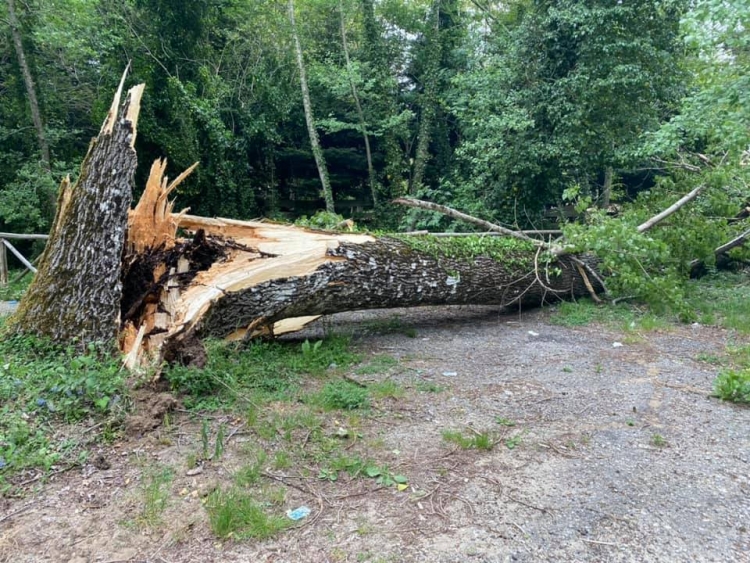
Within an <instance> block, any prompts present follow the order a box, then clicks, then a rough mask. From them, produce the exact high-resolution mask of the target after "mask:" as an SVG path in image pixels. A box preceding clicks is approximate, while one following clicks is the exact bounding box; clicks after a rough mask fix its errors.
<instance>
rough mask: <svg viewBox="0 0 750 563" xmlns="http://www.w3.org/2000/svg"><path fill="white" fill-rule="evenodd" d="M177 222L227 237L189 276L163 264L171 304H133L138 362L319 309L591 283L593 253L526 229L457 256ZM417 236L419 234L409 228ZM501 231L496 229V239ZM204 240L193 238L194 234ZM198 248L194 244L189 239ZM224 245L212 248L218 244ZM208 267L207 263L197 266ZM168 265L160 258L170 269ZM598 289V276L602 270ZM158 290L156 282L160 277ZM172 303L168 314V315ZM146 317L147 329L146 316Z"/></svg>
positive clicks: (405, 245) (251, 227)
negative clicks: (508, 240)
mask: <svg viewBox="0 0 750 563" xmlns="http://www.w3.org/2000/svg"><path fill="white" fill-rule="evenodd" d="M178 224H179V227H180V228H182V229H184V230H186V231H189V232H193V233H196V235H197V239H200V240H202V241H206V243H207V244H208V243H212V244H216V245H220V246H222V247H223V252H222V253H216V254H214V256H218V258H217V260H216V261H215V262H213V263H210V264H208V265H207V267H205V265H204V267H203V268H202V269H201V267H196V264H195V262H194V261H193V260H191V259H188V260H186V261H185V267H184V269H183V271H184V272H193V274H192V275H191V279H190V280H189V282H188V283H185V284H182V285H181V286H180V287H176V285H173V286H172V287H171V289H170V287H168V284H169V283H170V280H176V281H178V282H179V280H177V277H176V276H175V274H174V272H173V273H172V274H171V275H169V276H164V275H159V276H155V278H158V279H159V280H160V282H159V284H160V285H158V284H157V285H158V287H157V288H156V291H157V293H159V298H158V299H156V300H152V301H158V302H160V303H162V304H163V306H162V307H158V308H157V309H158V310H159V311H161V313H156V314H161V315H163V316H162V318H161V321H160V322H154V320H153V317H154V314H155V313H154V311H156V310H157V309H154V310H152V311H151V312H150V313H149V312H145V314H143V315H140V316H139V315H135V316H131V315H126V317H127V322H128V323H131V325H132V326H130V327H129V328H127V329H126V330H125V332H127V333H128V334H129V335H130V336H129V337H128V338H127V339H125V341H124V345H123V348H124V351H125V352H128V353H132V354H131V355H132V356H133V358H132V361H133V363H134V364H135V363H137V359H136V357H137V356H139V355H142V354H143V353H144V352H146V353H151V354H152V356H153V357H155V358H159V359H161V358H162V357H164V358H166V359H167V360H170V361H171V360H182V361H188V362H191V361H195V359H196V357H200V353H199V354H197V356H196V354H195V352H194V351H192V350H191V348H192V347H194V346H195V344H196V341H197V340H199V339H202V338H204V337H207V336H213V337H220V338H227V339H229V340H238V339H247V338H253V337H258V336H267V337H268V336H275V335H279V334H282V333H286V332H292V331H295V330H299V329H300V328H302V327H303V326H304V325H305V324H307V323H308V322H310V321H312V320H314V319H316V318H317V317H318V316H320V315H325V314H331V313H337V312H342V311H352V310H358V309H377V308H384V307H414V306H422V305H462V304H487V305H499V306H505V307H518V308H519V309H520V308H525V307H529V306H539V305H541V304H543V303H545V302H553V301H557V300H559V299H562V298H566V297H571V296H576V295H588V294H589V293H590V291H591V288H590V287H587V283H589V284H591V283H592V282H590V281H588V280H587V278H586V276H585V275H583V276H582V274H581V270H580V268H579V263H580V262H581V261H583V263H584V264H586V265H587V266H589V267H592V268H596V261H595V260H594V259H593V258H591V257H586V256H584V257H581V256H560V257H557V258H554V259H553V260H552V262H549V263H545V262H544V261H543V260H542V259H541V254H542V250H543V249H541V248H539V247H536V246H534V245H533V244H531V243H528V242H525V241H518V242H517V243H514V244H512V245H509V246H507V251H505V250H504V251H502V255H501V256H498V255H494V256H487V255H481V254H479V255H476V256H465V257H457V256H452V255H451V254H450V252H446V253H443V252H442V251H441V250H440V245H441V244H445V241H443V240H441V241H439V242H437V239H435V241H436V244H434V245H433V244H431V243H430V244H427V247H429V248H430V249H425V245H424V244H414V243H413V242H410V241H406V240H404V239H400V238H394V237H377V238H376V237H373V236H370V235H357V234H340V233H326V232H318V231H310V230H305V229H301V228H297V227H291V226H286V225H275V224H269V223H260V222H242V221H235V220H231V219H207V218H203V217H194V216H189V215H185V216H181V217H180V218H179V221H178ZM412 238H413V237H412ZM495 240H497V239H495ZM194 242H195V241H194ZM191 248H192V249H191V252H195V247H191ZM212 252H215V251H212ZM199 270H200V271H199ZM163 272H164V269H162V273H163ZM593 284H594V285H595V290H601V289H602V288H601V286H600V285H598V284H597V283H596V281H594V282H593ZM151 290H152V291H153V290H154V286H152V288H151ZM165 313H168V314H167V315H164V314H165ZM144 326H145V327H146V328H145V329H143V328H142V327H144Z"/></svg>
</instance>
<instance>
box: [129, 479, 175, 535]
mask: <svg viewBox="0 0 750 563" xmlns="http://www.w3.org/2000/svg"><path fill="white" fill-rule="evenodd" d="M173 478H174V473H173V472H172V470H171V469H170V468H169V467H158V468H155V469H151V470H149V471H147V472H145V473H144V475H143V484H142V496H143V508H142V510H141V514H140V516H139V518H138V521H139V523H141V524H143V525H144V526H147V527H149V528H156V527H158V526H159V525H160V524H161V521H162V520H161V519H162V514H163V513H164V511H165V510H166V508H167V504H168V502H169V497H170V490H169V487H170V485H171V484H172V479H173Z"/></svg>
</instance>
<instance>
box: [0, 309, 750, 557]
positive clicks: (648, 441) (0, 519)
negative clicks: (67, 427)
mask: <svg viewBox="0 0 750 563" xmlns="http://www.w3.org/2000/svg"><path fill="white" fill-rule="evenodd" d="M398 313H399V314H400V315H401V317H400V319H401V321H400V322H401V323H402V325H403V327H405V328H406V327H411V328H413V329H415V330H416V337H415V338H409V337H407V336H406V335H404V334H402V333H400V332H395V333H391V334H374V333H373V332H372V330H369V329H368V328H367V327H371V326H372V321H373V319H388V318H389V317H390V316H391V315H393V314H394V312H393V311H387V312H367V313H352V314H344V315H338V316H336V317H335V318H333V319H329V320H327V321H326V322H325V324H327V325H328V328H330V325H333V326H334V327H335V329H336V330H344V331H351V332H353V334H354V335H355V341H356V345H357V347H358V348H359V349H360V350H361V351H362V353H363V354H366V355H367V354H388V355H391V356H393V357H395V358H397V359H398V360H399V364H398V366H397V367H396V368H394V369H391V370H389V371H388V372H387V373H381V374H376V375H367V376H361V377H360V379H362V380H363V381H364V383H365V384H368V383H370V382H372V381H376V380H382V379H383V378H386V377H388V378H391V379H392V380H394V381H396V382H399V383H400V384H401V385H403V386H404V387H405V388H406V389H407V392H406V395H405V396H404V397H403V398H399V399H383V400H381V401H378V402H377V403H376V404H375V405H374V407H373V409H372V411H371V412H370V413H369V414H367V415H364V416H363V417H362V420H361V426H360V427H359V428H358V432H359V433H361V434H362V437H361V442H362V444H366V447H367V448H369V451H370V452H375V454H376V455H377V457H378V459H379V460H381V461H382V462H386V463H387V464H388V465H389V467H390V468H391V469H392V470H393V471H394V472H398V473H400V474H403V475H405V476H407V477H408V480H409V486H408V488H407V489H406V490H405V491H398V490H397V489H396V487H393V486H389V487H383V486H380V485H378V484H377V483H376V482H375V481H374V480H372V479H362V478H358V479H347V478H345V477H343V478H341V479H339V480H338V481H336V482H328V481H323V480H321V479H319V478H318V476H317V475H314V474H312V475H311V474H309V473H308V474H306V473H304V472H302V471H301V470H300V468H299V467H295V466H292V467H290V468H287V469H283V470H273V469H268V470H267V476H266V477H265V478H264V479H266V480H267V481H268V482H269V483H273V484H276V485H279V484H281V483H284V485H285V487H286V490H287V493H286V497H285V499H284V503H283V504H284V506H283V507H282V509H281V510H282V513H283V511H284V510H286V509H288V508H295V507H298V506H300V505H306V506H309V507H310V508H311V509H312V514H311V515H310V516H309V517H308V518H307V519H305V520H302V521H301V523H300V524H299V525H298V526H297V527H295V528H292V529H289V530H287V531H285V532H282V533H281V534H279V535H277V536H275V537H273V538H272V539H270V540H266V541H260V542H259V541H255V540H244V541H236V540H232V539H229V540H219V539H217V538H216V537H215V536H214V535H213V534H212V533H211V531H210V529H209V525H208V518H207V515H206V511H205V509H204V506H203V502H204V500H205V497H206V494H207V493H208V492H210V491H211V490H213V489H214V488H215V487H217V486H221V485H222V484H223V483H229V482H230V481H231V475H232V472H233V471H234V470H235V469H236V468H237V467H239V466H241V465H242V463H243V459H242V456H243V451H244V450H243V448H244V449H245V450H246V448H247V445H248V444H252V443H253V441H254V440H255V439H256V438H255V436H254V435H253V433H252V432H248V431H245V430H246V429H244V428H243V422H242V421H241V420H240V419H236V420H235V419H231V418H226V419H225V421H226V423H227V424H228V427H229V429H230V430H229V436H230V438H229V439H228V444H227V447H226V452H225V454H224V456H223V457H222V460H221V462H213V463H210V464H206V465H205V466H204V467H203V468H202V472H200V473H198V474H193V473H195V472H194V471H191V472H190V473H191V474H190V475H188V469H187V465H186V461H185V460H186V458H187V457H188V456H189V455H190V454H191V452H195V451H196V449H197V448H198V447H199V446H198V444H199V443H200V430H199V428H200V427H199V425H198V423H197V422H196V421H194V420H191V419H190V417H189V415H188V414H187V413H180V412H176V413H174V415H173V416H172V420H171V421H170V423H169V425H168V426H165V425H161V426H159V427H158V428H156V429H151V428H150V426H151V425H150V424H149V423H148V422H147V421H146V422H143V423H142V425H141V426H139V427H138V428H137V429H136V431H135V433H134V434H132V435H128V437H126V438H123V439H122V440H121V441H119V442H117V443H115V444H114V445H113V446H111V447H103V448H102V450H101V451H100V452H98V454H97V455H95V456H92V458H91V460H90V463H89V464H87V465H86V466H84V467H83V468H76V469H74V470H70V471H66V472H62V473H59V474H58V475H54V476H52V478H50V479H49V481H48V482H47V483H45V484H43V485H40V486H38V488H37V489H35V490H32V491H30V492H29V494H28V495H27V496H25V497H24V498H19V499H5V500H0V561H8V562H13V563H20V562H42V561H45V562H46V561H49V562H60V561H62V562H69V563H84V562H95V561H96V562H109V563H114V562H116V561H117V562H125V561H129V562H136V561H144V562H146V561H147V562H169V563H173V562H174V563H177V562H193V561H207V562H208V561H216V562H219V561H222V562H226V561H238V562H239V561H247V562H269V563H270V562H287V561H288V562H290V563H302V562H315V563H318V562H326V561H338V562H348V561H351V562H366V561H370V562H373V563H375V562H386V561H388V562H417V561H419V562H434V563H448V562H478V563H479V562H482V563H490V562H492V563H494V562H506V561H513V562H516V561H518V562H545V561H550V562H552V561H554V562H565V561H574V562H578V561H580V562H630V561H632V562H649V561H664V562H673V561H674V562H682V561H685V562H697V561H700V562H711V561H715V562H721V563H729V562H750V409H747V408H742V407H739V406H735V405H732V404H728V403H722V402H720V401H718V400H716V399H713V398H710V397H709V395H710V393H711V383H712V381H713V379H714V377H715V375H716V370H717V368H716V367H715V366H714V365H710V364H708V363H705V362H703V361H700V358H701V357H702V358H705V357H706V356H705V355H707V354H714V355H721V354H723V353H724V351H725V346H726V345H727V344H728V343H730V342H732V340H733V338H734V337H733V336H732V335H731V334H729V333H727V332H725V331H722V330H717V329H711V328H706V327H701V326H684V327H676V328H674V329H672V330H669V331H665V332H650V333H646V334H643V335H641V337H637V335H636V337H634V335H633V334H629V335H625V334H623V333H620V332H618V331H615V330H611V329H608V328H606V327H602V326H587V327H581V328H564V327H560V326H554V325H551V324H550V323H549V311H539V312H535V313H530V314H529V313H527V314H524V315H521V316H519V315H511V316H509V315H499V314H498V313H497V312H496V311H494V310H493V309H490V308H458V309H449V308H435V309H424V310H409V311H398ZM368 323H369V324H368ZM325 328H326V326H324V324H318V325H317V326H313V327H312V328H310V329H309V331H308V333H307V335H306V336H307V337H310V338H315V337H316V335H318V334H320V333H321V331H322V330H324V329H325ZM616 343H619V344H622V345H621V346H619V345H617V344H616ZM437 386H440V387H442V388H444V390H443V391H442V392H425V390H430V389H431V390H433V391H434V390H435V387H437ZM165 401H166V402H167V403H168V402H169V401H168V400H167V399H165V398H164V397H160V398H159V399H158V401H157V403H159V404H160V405H162V406H163V405H164V404H165ZM158 411H159V409H158V408H157V409H155V410H154V413H156V414H155V416H156V415H157V414H159V413H158ZM332 416H333V417H334V419H332V420H331V421H330V423H331V425H332V427H333V426H335V425H336V424H337V423H341V424H343V422H341V421H339V420H335V416H336V415H335V414H334V415H332ZM342 420H343V419H342ZM498 420H499V421H500V422H501V423H498ZM511 421H512V423H513V424H514V425H513V426H509V425H507V424H510V423H511ZM349 423H351V419H349ZM502 423H504V424H502ZM445 430H457V431H462V432H464V433H465V434H466V435H467V436H471V435H472V434H476V433H481V432H485V431H489V432H491V434H492V436H493V439H494V440H495V442H496V443H495V447H494V448H493V449H492V450H491V451H480V450H462V449H460V448H458V447H457V446H454V445H452V444H450V443H447V442H446V441H445V440H443V438H442V433H443V431H445ZM375 454H374V455H375ZM157 464H158V465H163V466H170V467H172V468H173V470H174V472H175V478H174V480H173V481H172V483H171V485H170V499H169V502H168V503H167V508H166V510H165V512H164V517H163V521H162V523H161V524H160V525H158V526H151V527H147V526H142V525H138V523H137V514H138V513H139V511H141V510H142V503H143V499H142V480H143V475H144V472H146V471H147V470H148V469H149V468H150V467H153V466H156V465H157Z"/></svg>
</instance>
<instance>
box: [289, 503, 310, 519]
mask: <svg viewBox="0 0 750 563" xmlns="http://www.w3.org/2000/svg"><path fill="white" fill-rule="evenodd" d="M286 515H287V516H288V517H289V518H290V519H292V520H302V519H303V518H306V517H308V516H310V509H309V508H307V507H306V506H300V507H299V508H295V509H294V510H287V511H286Z"/></svg>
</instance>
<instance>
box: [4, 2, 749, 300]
mask: <svg viewBox="0 0 750 563" xmlns="http://www.w3.org/2000/svg"><path fill="white" fill-rule="evenodd" d="M15 5H16V12H17V14H16V15H17V17H18V20H19V22H20V24H19V27H18V28H17V29H15V31H16V32H17V33H16V34H15V35H14V33H13V31H14V30H13V29H12V28H11V23H10V19H9V14H10V12H9V7H10V6H11V2H10V0H6V1H4V2H2V3H0V178H2V179H3V181H2V183H0V230H13V231H37V232H38V231H44V230H46V229H47V228H48V227H49V224H50V220H51V217H52V216H53V212H54V193H55V189H56V186H57V184H58V182H59V180H60V178H61V176H62V175H63V174H64V173H68V172H70V173H73V174H75V171H76V167H77V165H78V163H79V162H80V161H81V159H82V158H83V156H84V154H85V151H86V147H87V144H88V141H89V139H90V138H91V137H92V136H93V135H95V134H96V132H97V131H98V127H99V124H100V123H101V120H102V118H103V116H104V113H105V111H106V110H107V108H108V105H109V103H110V99H111V95H112V91H113V90H114V87H115V85H116V83H117V80H118V78H119V76H120V74H121V72H122V69H123V68H124V67H125V66H126V64H127V62H128V61H132V73H131V77H130V78H129V84H132V83H135V82H139V81H143V82H145V83H146V84H147V93H146V96H145V98H144V105H143V109H142V115H141V119H140V124H139V136H138V146H137V149H138V152H139V155H140V164H139V172H138V178H137V186H136V190H138V189H139V187H140V186H142V185H143V182H144V178H145V173H146V171H147V170H148V168H149V166H150V163H151V162H152V161H153V159H154V158H157V157H162V156H167V157H168V158H169V159H170V163H171V164H170V173H171V174H172V175H174V174H176V173H178V172H180V171H181V170H183V169H184V168H186V167H187V166H189V165H191V164H192V163H193V162H195V161H200V164H201V165H200V167H199V168H198V170H197V172H196V173H195V174H194V175H193V176H192V177H191V178H190V179H189V180H188V181H187V182H185V183H184V184H183V185H182V186H181V187H180V188H179V190H178V193H177V199H178V202H177V206H178V208H179V207H187V206H189V207H191V209H192V211H193V212H194V213H198V214H204V215H224V216H231V217H236V218H250V217H257V216H260V215H266V216H272V217H286V218H289V219H296V218H300V217H305V216H306V217H314V216H315V213H316V212H317V211H319V210H321V209H323V207H324V204H323V199H322V196H321V182H320V179H319V176H318V171H317V168H316V165H315V161H314V159H313V154H312V150H311V146H310V140H309V135H308V130H307V127H306V123H305V117H304V112H303V109H302V96H301V93H300V87H299V86H300V84H299V74H300V73H299V68H300V67H299V66H298V64H297V63H296V61H295V48H294V41H293V37H292V30H291V28H290V24H289V17H288V11H287V10H288V3H287V2H285V1H283V0H254V1H248V0H212V1H208V0H190V1H189V2H183V3H179V4H175V3H174V2H168V1H166V0H126V1H124V2H114V1H113V0H61V1H58V2H54V3H53V2H48V1H46V0H31V1H29V2H23V3H18V2H16V3H15ZM294 5H295V9H296V13H297V18H296V19H297V22H298V23H297V26H296V27H297V28H298V29H297V32H298V35H299V38H300V43H301V45H302V49H303V51H304V53H303V63H304V67H305V69H306V75H307V80H308V82H309V90H310V97H311V102H312V105H313V107H314V109H315V116H316V119H317V121H316V128H317V131H318V134H319V136H320V139H321V144H322V148H323V153H324V159H325V162H326V165H327V168H328V170H329V173H330V179H331V183H332V186H333V192H334V199H335V204H336V212H337V213H339V214H341V216H343V217H346V218H349V217H351V216H354V218H355V219H356V220H357V221H358V223H360V224H363V225H364V226H365V227H368V228H381V229H396V228H398V227H410V228H414V227H419V228H443V229H445V228H448V229H450V228H455V225H453V224H451V223H450V221H449V220H448V219H446V218H444V217H442V216H439V215H437V214H433V213H426V212H423V211H417V210H413V209H410V210H409V211H406V210H404V209H401V208H394V207H393V206H391V205H390V204H389V203H388V201H389V200H390V199H392V198H393V197H396V196H401V195H405V194H412V195H419V196H420V197H423V198H426V199H431V200H433V201H437V202H439V203H445V204H449V205H451V206H453V207H456V208H460V209H462V210H464V211H466V212H468V213H472V214H475V215H478V216H481V217H483V218H486V219H492V220H495V221H502V222H504V223H506V224H513V225H518V226H536V227H543V226H547V224H552V223H555V222H556V221H558V219H560V220H563V221H568V220H569V217H568V218H563V216H564V215H565V207H563V206H567V207H568V208H573V207H575V208H576V209H577V210H578V211H579V212H583V213H582V214H579V215H578V217H579V220H578V221H577V222H576V224H573V225H569V226H567V227H566V233H567V236H568V239H569V240H570V241H571V243H572V244H573V245H574V247H575V248H577V249H580V250H592V251H594V252H597V253H598V254H599V255H600V256H601V257H602V259H603V261H604V262H603V269H604V270H605V272H606V273H608V274H612V275H613V276H614V278H613V279H612V281H611V282H610V288H611V289H612V290H613V292H617V293H620V294H629V295H631V294H632V295H636V296H639V297H647V298H649V299H650V300H651V301H652V302H663V303H666V304H668V305H670V306H673V307H674V306H676V305H677V304H678V303H679V302H680V300H681V299H682V295H683V289H682V288H681V283H680V280H683V279H684V278H685V276H686V273H687V272H688V270H689V267H690V262H691V261H692V260H694V259H699V260H702V261H704V262H705V264H706V267H707V268H709V269H710V268H712V267H713V265H714V254H713V249H714V248H716V247H717V246H718V245H719V244H721V243H723V242H726V241H727V240H729V239H731V238H732V237H733V236H736V235H737V234H738V233H739V232H742V230H744V229H746V228H747V227H746V225H745V226H744V227H743V225H744V223H742V222H741V221H735V220H733V218H734V216H735V215H736V214H737V213H738V212H739V210H740V209H742V207H743V206H744V205H746V204H747V201H748V199H750V193H749V192H750V189H749V188H748V185H749V184H748V182H750V177H749V174H750V173H749V172H748V170H750V167H748V161H750V155H749V154H748V147H749V146H750V94H749V93H748V92H750V78H749V77H750V57H749V56H748V53H749V52H750V49H748V46H749V43H748V41H750V40H749V39H748V37H749V36H750V34H749V33H747V28H748V25H750V16H748V14H750V3H749V2H748V0H698V1H696V2H688V1H687V0H632V1H629V2H610V1H604V0H584V1H573V0H511V1H509V2H493V1H490V2H481V3H476V2H465V1H463V0H386V1H382V2H375V1H373V0H297V1H296V2H295V3H294ZM14 37H20V38H21V39H22V41H21V45H22V50H23V51H24V55H25V57H26V60H27V62H28V65H27V66H28V68H29V71H30V73H31V78H32V79H33V80H32V82H33V84H32V87H33V88H34V89H35V91H36V98H38V100H39V104H38V105H39V113H40V115H41V121H42V123H43V132H44V136H45V138H46V142H47V143H48V144H49V146H50V149H51V151H50V152H51V159H50V161H51V162H50V163H49V166H47V164H46V163H45V162H44V159H43V158H42V154H43V152H44V151H43V148H42V146H41V144H40V141H39V132H38V131H37V130H35V126H34V125H33V123H32V105H33V104H32V103H31V102H30V98H29V88H30V86H29V83H28V81H27V80H25V79H24V70H23V66H22V65H21V64H20V62H19V61H20V58H19V54H20V53H19V52H18V51H19V50H18V48H17V45H16V43H14ZM366 142H367V144H369V146H370V149H371V150H370V151H369V153H370V157H371V158H369V160H370V161H371V166H370V164H368V151H366V149H365V146H366ZM698 185H704V186H705V188H704V191H703V194H702V195H701V196H700V197H699V199H698V200H697V201H696V202H694V203H693V204H691V205H690V206H688V207H687V208H685V210H684V211H681V212H680V213H679V214H677V215H675V216H674V217H673V218H671V219H670V221H669V224H668V227H665V228H659V229H655V230H653V231H650V232H648V233H645V234H643V235H637V236H636V235H634V234H633V228H634V226H635V225H637V224H638V223H639V222H641V221H643V220H644V219H646V218H647V217H649V216H650V215H652V214H653V213H655V212H656V211H658V210H660V209H663V208H664V207H666V206H668V205H669V204H671V203H672V202H674V201H675V200H676V199H677V198H678V197H679V196H681V195H682V194H684V193H686V192H688V191H689V190H690V189H692V188H694V187H696V186H698ZM376 199H377V202H376V201H375V200H376ZM610 201H611V202H614V203H616V204H617V206H618V210H620V211H621V213H620V216H619V217H617V218H616V219H612V218H611V217H610V216H608V215H606V214H605V213H603V212H602V213H599V212H595V211H593V208H595V207H597V206H598V207H607V205H608V203H609V202H610ZM553 208H554V209H556V210H557V211H554V210H553ZM318 219H321V218H320V216H318ZM318 219H312V220H305V219H303V220H302V221H303V224H307V225H311V226H321V224H322V225H323V226H330V225H329V223H332V222H334V220H335V219H337V217H336V216H335V215H332V214H331V215H330V216H327V217H326V218H325V220H324V221H323V223H320V221H319V220H318ZM321 220H322V219H321ZM462 228H465V226H462ZM26 250H28V249H26ZM734 252H735V254H737V253H740V254H741V252H742V251H741V250H736V251H734Z"/></svg>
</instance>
